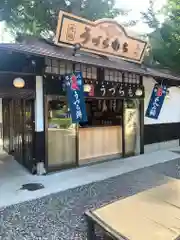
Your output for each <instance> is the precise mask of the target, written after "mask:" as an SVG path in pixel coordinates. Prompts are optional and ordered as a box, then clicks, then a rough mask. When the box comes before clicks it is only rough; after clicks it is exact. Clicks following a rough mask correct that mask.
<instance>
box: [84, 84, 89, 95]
mask: <svg viewBox="0 0 180 240" xmlns="http://www.w3.org/2000/svg"><path fill="white" fill-rule="evenodd" d="M90 91H91V85H90V84H84V92H86V93H89V92H90Z"/></svg>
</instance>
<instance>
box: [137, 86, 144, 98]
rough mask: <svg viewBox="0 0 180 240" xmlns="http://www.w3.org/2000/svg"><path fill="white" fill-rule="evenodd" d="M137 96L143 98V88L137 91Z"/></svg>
mask: <svg viewBox="0 0 180 240" xmlns="http://www.w3.org/2000/svg"><path fill="white" fill-rule="evenodd" d="M135 94H136V96H137V97H140V96H142V95H143V91H142V89H141V88H138V89H137V90H136V93H135Z"/></svg>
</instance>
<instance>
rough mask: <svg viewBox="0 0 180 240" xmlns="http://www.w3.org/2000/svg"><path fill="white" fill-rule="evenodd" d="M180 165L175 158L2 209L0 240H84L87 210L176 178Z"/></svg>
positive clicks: (0, 214) (179, 161)
mask: <svg viewBox="0 0 180 240" xmlns="http://www.w3.org/2000/svg"><path fill="white" fill-rule="evenodd" d="M179 166H180V160H179V159H177V160H174V161H170V162H166V163H163V164H157V165H155V166H152V167H148V168H144V169H140V170H137V171H133V172H130V173H127V174H123V175H120V176H117V177H113V178H110V179H107V180H104V181H100V182H96V183H92V184H88V185H85V186H81V187H77V188H74V189H70V190H67V191H64V192H60V193H56V194H51V195H50V196H46V197H43V198H41V199H37V200H33V201H30V202H25V203H21V204H17V205H14V206H10V207H7V208H4V209H1V210H0V239H3V240H9V239H12V240H24V239H25V240H32V239H33V240H39V239H43V240H58V239H62V240H81V239H82V240H85V239H86V221H85V218H84V212H85V211H86V210H87V209H91V208H96V207H100V206H102V205H104V204H106V203H109V202H111V201H114V200H116V199H119V198H125V197H127V196H130V195H133V194H136V193H138V192H141V191H143V190H146V189H149V188H152V187H154V186H158V185H161V184H163V183H166V182H167V181H168V176H169V177H174V178H178V179H179ZM84 177H86V176H84ZM99 239H103V238H102V237H101V236H100V237H99Z"/></svg>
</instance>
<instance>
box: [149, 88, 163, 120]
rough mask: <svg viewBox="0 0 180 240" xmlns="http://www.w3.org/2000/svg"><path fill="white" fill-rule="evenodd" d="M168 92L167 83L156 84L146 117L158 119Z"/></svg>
mask: <svg viewBox="0 0 180 240" xmlns="http://www.w3.org/2000/svg"><path fill="white" fill-rule="evenodd" d="M166 93H167V87H166V86H165V85H161V86H160V85H158V84H155V85H154V88H153V91H152V94H151V98H150V101H149V105H148V108H147V111H146V115H145V116H146V117H148V118H153V119H158V117H159V114H160V111H161V108H162V105H163V102H164V99H165V96H166Z"/></svg>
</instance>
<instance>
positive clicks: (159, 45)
mask: <svg viewBox="0 0 180 240" xmlns="http://www.w3.org/2000/svg"><path fill="white" fill-rule="evenodd" d="M179 4H180V1H179V0H169V1H168V3H167V5H166V6H165V8H164V14H165V15H164V18H165V21H164V23H162V24H160V22H159V21H158V13H155V11H154V9H153V4H152V2H150V7H149V9H148V11H147V12H146V13H143V14H142V17H143V20H144V22H145V23H147V24H148V26H149V27H150V28H151V29H152V30H153V31H152V33H150V34H149V35H148V38H149V44H150V51H149V54H148V55H147V56H146V57H145V63H146V64H147V65H150V66H153V67H159V68H166V69H169V70H171V71H174V72H180V67H179V63H180V28H179V26H180V25H179V24H180V5H179Z"/></svg>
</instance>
